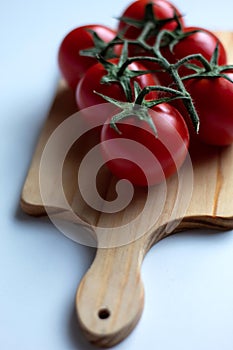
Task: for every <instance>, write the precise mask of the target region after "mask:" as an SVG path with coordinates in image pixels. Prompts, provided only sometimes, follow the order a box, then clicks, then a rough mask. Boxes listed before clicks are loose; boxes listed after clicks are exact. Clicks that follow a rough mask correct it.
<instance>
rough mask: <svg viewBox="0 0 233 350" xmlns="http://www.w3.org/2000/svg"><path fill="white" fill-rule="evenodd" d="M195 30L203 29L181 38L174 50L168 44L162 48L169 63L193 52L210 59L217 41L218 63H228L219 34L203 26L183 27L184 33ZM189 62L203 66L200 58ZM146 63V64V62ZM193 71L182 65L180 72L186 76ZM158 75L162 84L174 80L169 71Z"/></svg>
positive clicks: (182, 75)
mask: <svg viewBox="0 0 233 350" xmlns="http://www.w3.org/2000/svg"><path fill="white" fill-rule="evenodd" d="M194 30H201V31H200V32H197V33H195V34H192V35H190V36H187V37H185V38H183V39H181V40H180V41H179V42H178V43H177V44H176V45H175V46H174V47H173V52H171V51H170V49H169V47H168V46H166V47H164V48H162V49H161V53H162V55H163V56H164V57H165V58H166V59H167V60H168V61H169V63H176V62H177V61H178V60H180V59H182V58H183V57H185V56H188V55H192V54H202V55H203V56H204V57H205V58H206V59H207V61H210V59H211V57H212V55H213V52H214V50H215V48H216V45H217V43H219V57H218V64H219V65H225V64H227V55H226V50H225V48H224V46H223V44H222V43H221V42H220V41H219V39H218V38H217V36H216V35H215V34H214V33H212V32H210V31H209V30H207V29H204V28H201V27H186V28H183V32H184V33H189V32H192V31H194ZM189 63H193V64H196V65H197V66H200V67H201V66H202V65H201V63H200V62H199V61H198V60H192V62H191V61H190V62H189ZM144 64H145V65H146V63H144ZM147 66H148V65H147ZM148 67H149V66H148ZM152 68H153V65H150V69H152ZM192 73H194V71H193V70H191V69H189V68H187V67H185V66H181V67H180V68H179V74H180V76H181V77H184V76H185V75H188V74H192ZM157 75H158V78H159V80H160V82H161V84H162V85H165V86H167V85H169V84H170V83H171V82H172V80H171V77H170V76H168V74H167V73H158V74H157Z"/></svg>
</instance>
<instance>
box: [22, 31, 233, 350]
mask: <svg viewBox="0 0 233 350" xmlns="http://www.w3.org/2000/svg"><path fill="white" fill-rule="evenodd" d="M217 35H218V36H219V37H220V38H221V39H222V41H223V43H224V44H225V47H226V48H227V50H228V60H229V62H233V50H232V49H231V48H232V47H233V34H232V33H227V32H225V33H220V32H219V33H217ZM232 103H233V102H232ZM75 112H76V106H75V102H74V96H73V94H72V92H70V91H69V90H68V88H67V87H66V86H65V85H64V84H62V83H61V84H60V85H59V88H58V91H57V94H56V96H55V100H54V102H53V105H52V108H51V110H50V113H49V115H48V118H47V120H46V121H45V125H44V127H43V129H42V132H41V135H40V137H39V140H38V144H37V147H36V150H35V153H34V156H33V158H32V162H31V165H30V168H29V171H28V174H27V177H26V180H25V184H24V187H23V190H22V195H21V207H22V209H23V210H24V211H25V212H26V213H28V214H30V215H34V216H40V215H49V217H50V219H51V221H52V222H53V223H54V224H55V225H57V227H58V228H59V229H60V230H64V231H63V232H64V233H65V234H66V235H68V236H69V237H70V238H71V239H74V240H75V241H77V242H80V243H82V244H89V245H97V246H98V249H97V253H96V257H95V260H94V262H93V264H92V265H91V267H90V269H89V270H88V271H87V273H86V275H85V276H84V278H83V279H82V281H81V283H80V285H79V288H78V291H77V296H76V309H77V316H78V319H79V322H80V326H81V328H82V330H83V332H84V334H85V335H86V337H87V339H88V340H89V341H90V342H92V343H94V344H96V345H97V346H104V347H110V346H113V345H114V344H117V343H118V342H120V341H121V340H123V339H124V338H125V337H126V336H127V335H128V334H129V333H130V332H131V330H132V329H133V328H134V327H135V325H136V323H137V322H138V320H139V318H140V316H141V313H142V310H143V300H144V288H143V284H142V281H141V277H140V267H141V263H142V260H143V258H144V256H145V254H146V252H147V251H148V250H149V249H150V247H151V246H152V245H153V244H155V243H156V242H158V241H159V240H161V239H163V238H165V237H167V236H168V235H170V234H172V233H175V232H178V231H181V230H186V229H192V228H213V229H219V230H227V229H232V228H233V146H228V147H223V148H216V147H209V146H205V147H203V146H202V148H201V149H198V148H197V149H195V151H191V153H190V157H188V158H187V161H186V163H185V165H184V167H183V168H182V169H181V171H180V173H179V175H178V176H173V177H171V178H170V179H169V180H168V181H167V182H165V183H164V184H162V185H158V186H154V187H153V188H151V189H150V190H149V191H147V190H145V189H134V193H133V197H132V199H131V200H130V201H129V202H127V198H125V197H127V196H126V195H131V189H130V188H127V187H124V186H125V184H121V185H122V186H123V187H121V188H117V187H116V184H117V180H116V179H115V178H114V177H113V176H112V175H111V174H110V173H109V171H108V170H107V169H106V168H105V167H101V168H100V171H99V172H98V175H97V182H96V183H97V189H98V191H99V194H100V196H101V197H100V198H98V200H97V201H95V198H94V197H95V196H98V194H97V193H95V191H94V190H93V187H92V186H91V184H92V183H93V181H94V183H95V176H96V174H95V169H94V170H93V168H92V167H91V165H90V164H89V163H90V162H89V163H88V162H87V164H86V163H85V167H82V164H83V162H84V160H85V156H86V155H87V154H88V153H89V152H90V151H91V150H92V149H93V148H94V146H95V145H98V138H97V137H94V136H93V135H90V133H89V134H87V135H86V137H83V136H82V137H80V139H79V140H77V133H78V132H79V131H80V130H77V129H76V127H77V126H79V127H80V128H82V124H80V123H81V122H80V120H78V122H77V115H74V113H75ZM71 115H74V118H73V119H72V117H71V118H68V117H70V116H71ZM68 120H69V123H68V124H67V121H68ZM80 125H81V126H80ZM61 126H62V127H61ZM67 128H68V129H67ZM64 130H68V132H65V133H64ZM51 140H52V141H51ZM68 146H69V147H68ZM64 147H66V148H67V150H66V151H65V152H64ZM96 158H98V152H97V156H96ZM92 159H93V158H92ZM61 160H62V161H61ZM95 166H97V165H95ZM61 169H62V170H61ZM81 170H84V173H82V174H84V176H83V177H82V178H80V181H82V185H81V186H79V182H78V173H79V172H81ZM85 172H86V175H85ZM80 187H81V188H80ZM116 189H118V190H119V192H118V196H117V193H116ZM93 191H94V192H93ZM93 193H94V194H93ZM122 196H123V202H124V201H126V202H127V205H126V206H125V207H124V206H123V207H121V205H122V203H120V204H119V203H118V202H117V199H118V198H120V197H122ZM84 197H85V198H84ZM93 198H94V199H93ZM89 200H90V201H92V202H91V205H90V203H89V202H88V201H89ZM109 201H110V202H109ZM114 201H115V202H114ZM113 202H114V203H117V205H118V208H120V209H119V210H118V211H117V212H116V211H114V208H113V207H112V206H111V203H113ZM87 203H89V204H87ZM93 203H94V204H93ZM92 204H93V205H92ZM109 205H110V207H111V208H110V210H108V206H109ZM80 224H81V225H83V226H85V227H86V228H87V231H86V232H87V233H85V234H83V233H82V236H81V235H79V232H80V230H79V228H78V225H80ZM210 239H211V238H210Z"/></svg>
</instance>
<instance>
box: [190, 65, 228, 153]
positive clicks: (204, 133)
mask: <svg viewBox="0 0 233 350" xmlns="http://www.w3.org/2000/svg"><path fill="white" fill-rule="evenodd" d="M225 74H226V75H227V76H229V77H230V79H232V80H233V71H232V72H231V73H227V72H226V73H225ZM185 86H186V89H187V91H188V92H189V93H190V95H191V97H192V99H193V102H194V105H195V108H196V110H197V113H198V116H199V118H200V130H199V134H198V136H197V138H198V139H199V140H201V141H202V142H204V143H207V144H211V145H219V146H224V145H229V144H231V143H232V142H233V104H232V102H233V83H231V82H230V81H228V80H227V79H225V78H223V77H203V78H201V77H199V78H193V79H190V80H188V81H187V82H186V83H185Z"/></svg>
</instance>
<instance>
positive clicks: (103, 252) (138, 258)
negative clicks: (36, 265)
mask: <svg viewBox="0 0 233 350" xmlns="http://www.w3.org/2000/svg"><path fill="white" fill-rule="evenodd" d="M143 256H144V248H143V243H142V242H141V240H137V241H135V242H133V243H131V244H128V245H125V246H121V247H117V248H106V249H104V248H101V249H97V253H96V257H95V259H94V262H93V264H92V265H91V267H90V269H89V270H88V271H87V273H86V275H85V276H84V277H83V279H82V281H81V283H80V285H79V288H78V291H77V296H76V310H77V316H78V319H79V322H80V326H81V328H82V330H83V332H84V335H85V336H86V338H87V339H88V340H89V341H90V342H91V343H93V344H95V345H97V346H99V347H111V346H113V345H115V344H117V343H119V342H120V341H121V340H123V339H124V338H125V337H126V336H127V335H128V334H129V333H130V332H131V331H132V330H133V328H134V327H135V326H136V324H137V322H138V320H139V318H140V316H141V313H142V310H143V305H144V287H143V284H142V280H141V277H140V269H141V263H142V260H143Z"/></svg>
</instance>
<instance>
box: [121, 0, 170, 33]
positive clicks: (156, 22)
mask: <svg viewBox="0 0 233 350" xmlns="http://www.w3.org/2000/svg"><path fill="white" fill-rule="evenodd" d="M156 6H159V5H156V4H153V3H148V4H146V6H145V14H144V17H143V19H141V20H137V19H134V18H130V17H125V16H122V17H119V18H118V19H119V20H120V21H122V22H124V23H126V24H129V25H131V26H134V27H136V28H139V29H142V28H145V27H146V26H147V27H148V24H150V26H149V27H148V28H149V30H148V31H147V33H146V35H144V39H148V38H149V37H150V36H151V35H157V34H158V33H159V31H160V30H161V29H162V28H163V26H164V25H165V24H167V23H170V22H172V21H174V20H176V19H177V14H176V13H175V11H174V16H173V17H170V18H165V19H159V18H157V16H156V13H155V11H154V8H156Z"/></svg>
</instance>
